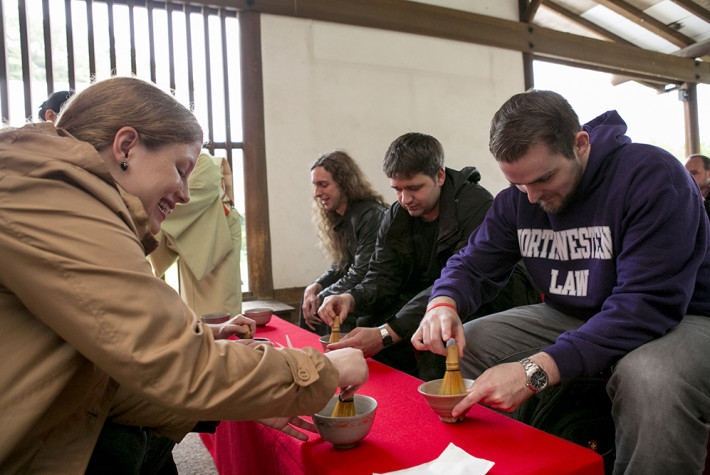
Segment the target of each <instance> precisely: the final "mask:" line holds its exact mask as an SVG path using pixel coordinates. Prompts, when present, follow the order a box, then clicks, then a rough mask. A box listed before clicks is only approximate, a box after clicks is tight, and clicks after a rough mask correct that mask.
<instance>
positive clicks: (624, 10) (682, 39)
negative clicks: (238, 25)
mask: <svg viewBox="0 0 710 475" xmlns="http://www.w3.org/2000/svg"><path fill="white" fill-rule="evenodd" d="M595 1H596V2H597V3H599V4H600V5H604V6H605V7H607V8H608V9H609V10H611V11H613V12H616V13H618V14H619V15H621V16H623V17H624V18H626V19H628V20H631V21H632V22H634V23H636V24H637V25H639V26H642V27H643V28H646V29H647V30H649V31H651V32H652V33H655V34H657V35H658V36H660V37H661V38H663V39H665V40H667V41H670V42H671V43H673V44H674V45H676V46H678V47H680V48H682V47H684V46H688V45H689V44H692V43H695V40H694V39H693V38H691V37H689V36H686V35H684V34H683V33H681V32H680V31H678V30H675V29H673V28H671V27H669V26H667V25H665V24H664V23H662V22H660V21H658V20H656V19H655V18H653V17H652V16H651V15H648V14H647V13H644V11H643V10H641V9H638V8H636V7H634V6H633V5H630V4H629V3H627V2H625V1H624V0H595Z"/></svg>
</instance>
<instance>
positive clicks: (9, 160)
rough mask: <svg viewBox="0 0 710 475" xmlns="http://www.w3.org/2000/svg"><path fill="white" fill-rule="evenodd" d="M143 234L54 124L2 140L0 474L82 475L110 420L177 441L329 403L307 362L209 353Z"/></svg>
mask: <svg viewBox="0 0 710 475" xmlns="http://www.w3.org/2000/svg"><path fill="white" fill-rule="evenodd" d="M127 173H130V169H129V171H128V172H127ZM147 230H148V221H147V216H146V214H145V211H144V210H143V208H142V205H141V204H140V202H139V201H138V200H137V199H136V198H135V197H133V196H131V195H128V194H127V193H125V192H121V191H120V190H119V189H118V187H117V185H116V184H115V183H114V181H113V180H112V178H111V175H110V174H109V172H108V170H107V169H106V167H105V165H104V164H103V162H102V160H101V158H100V157H99V156H98V154H97V153H96V151H95V150H94V149H93V148H92V147H91V146H90V145H88V144H86V143H83V142H80V141H77V140H75V139H74V138H72V137H70V136H67V134H66V133H63V132H62V131H61V130H60V131H58V132H57V131H55V129H54V127H53V126H52V125H51V124H42V125H28V126H25V127H23V128H21V129H16V130H7V131H3V132H2V133H0V256H1V257H0V258H1V259H2V265H1V266H0V338H1V340H0V342H1V343H0V361H2V363H1V366H0V473H3V474H5V473H52V474H61V473H73V474H78V473H83V471H84V468H85V467H86V464H87V463H88V460H89V457H90V455H91V452H92V449H93V446H94V444H95V441H96V439H97V437H98V433H99V431H100V429H101V426H102V425H103V422H104V420H105V419H106V417H107V416H108V415H109V413H110V414H112V415H113V416H115V417H116V418H117V421H119V422H123V423H135V424H140V425H145V426H150V427H157V428H160V429H161V431H160V433H162V434H163V435H168V436H171V437H172V438H173V439H177V440H179V439H180V438H181V437H182V436H183V435H184V433H185V431H187V430H189V429H190V428H191V427H192V424H193V423H194V421H197V420H239V419H258V418H261V417H265V416H273V415H276V414H280V415H296V414H309V413H313V412H316V411H317V410H319V409H321V408H322V407H323V406H324V405H325V403H326V401H327V400H328V399H329V398H330V397H331V396H332V395H333V393H334V392H335V389H336V386H337V372H336V370H335V369H334V368H333V366H332V364H331V363H330V362H329V361H328V360H327V359H326V358H325V357H324V356H323V355H321V354H320V353H318V352H317V351H315V350H312V349H305V350H277V349H274V348H270V347H266V346H261V347H259V349H258V350H252V349H249V348H247V347H245V346H243V345H239V344H236V343H235V342H232V341H214V340H213V338H212V335H211V332H210V331H209V330H208V329H207V328H203V326H202V325H201V324H200V323H199V322H198V320H197V318H196V317H195V314H194V313H193V312H192V311H191V310H190V309H189V308H188V307H187V306H186V305H185V304H184V303H183V302H182V300H181V299H180V297H179V296H178V295H177V294H176V293H175V291H174V290H173V289H171V288H170V287H169V286H168V285H167V284H165V283H164V282H162V281H161V280H160V279H157V278H156V277H155V276H154V275H153V273H152V272H151V268H150V265H149V263H148V262H147V260H146V259H145V254H146V253H147V252H149V251H150V250H152V248H153V246H154V243H155V241H154V239H153V238H152V236H150V234H149V232H148V231H147ZM119 387H120V391H119V390H118V388H119ZM117 394H118V396H117Z"/></svg>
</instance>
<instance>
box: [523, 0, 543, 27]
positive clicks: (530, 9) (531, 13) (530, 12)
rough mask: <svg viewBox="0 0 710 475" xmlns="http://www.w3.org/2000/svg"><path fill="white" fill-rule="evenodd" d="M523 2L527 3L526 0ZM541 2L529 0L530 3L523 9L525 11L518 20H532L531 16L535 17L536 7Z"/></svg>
mask: <svg viewBox="0 0 710 475" xmlns="http://www.w3.org/2000/svg"><path fill="white" fill-rule="evenodd" d="M525 3H527V0H526V1H525ZM541 3H542V0H530V4H529V5H528V7H527V8H526V9H525V13H524V14H523V16H522V18H521V19H520V21H522V22H523V23H530V22H532V21H533V18H535V14H536V13H537V9H538V8H540V4H541Z"/></svg>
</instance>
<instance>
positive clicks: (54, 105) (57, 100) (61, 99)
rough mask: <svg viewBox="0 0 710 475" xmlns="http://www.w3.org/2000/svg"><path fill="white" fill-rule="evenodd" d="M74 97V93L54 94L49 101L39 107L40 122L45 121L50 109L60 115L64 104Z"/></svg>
mask: <svg viewBox="0 0 710 475" xmlns="http://www.w3.org/2000/svg"><path fill="white" fill-rule="evenodd" d="M73 95H74V92H73V91H57V92H54V93H52V94H51V95H50V96H49V97H48V98H47V100H46V101H44V102H43V103H42V105H41V106H39V113H38V114H37V115H38V116H39V120H45V118H44V114H45V113H46V112H47V111H48V110H49V109H52V110H53V111H54V112H55V113H56V114H59V111H60V110H61V109H62V106H63V105H64V103H65V102H67V100H69V98H70V97H71V96H73Z"/></svg>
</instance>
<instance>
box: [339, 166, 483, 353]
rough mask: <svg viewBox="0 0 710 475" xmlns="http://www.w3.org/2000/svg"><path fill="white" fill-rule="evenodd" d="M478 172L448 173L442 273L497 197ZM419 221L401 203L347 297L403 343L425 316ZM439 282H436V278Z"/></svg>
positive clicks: (442, 203)
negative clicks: (415, 235) (417, 249)
mask: <svg viewBox="0 0 710 475" xmlns="http://www.w3.org/2000/svg"><path fill="white" fill-rule="evenodd" d="M480 179H481V174H480V173H479V172H478V170H477V169H476V168H475V167H466V168H464V169H462V170H461V171H456V170H452V169H450V168H446V179H445V180H444V184H443V185H442V187H441V196H440V199H439V235H438V239H437V241H436V256H437V260H438V266H439V272H440V271H441V269H442V268H443V267H444V266H445V265H446V261H447V260H448V258H449V257H451V255H452V254H453V253H454V252H456V251H458V250H459V249H461V248H462V247H463V246H465V245H466V244H467V242H468V238H469V236H470V235H471V233H472V232H473V230H474V229H476V228H477V227H478V225H479V224H480V223H481V222H482V221H483V218H484V216H485V215H486V212H487V211H488V208H490V206H491V203H492V202H493V196H492V195H491V194H490V193H489V192H488V191H487V190H486V189H485V188H483V187H482V186H481V185H479V184H478V182H479V181H480ZM416 219H419V218H413V217H412V216H410V215H409V213H408V212H407V210H406V209H404V208H403V207H402V206H401V205H400V204H399V203H395V204H393V205H392V207H391V208H390V210H389V211H388V212H387V213H386V214H385V218H384V220H383V221H382V225H381V226H380V230H379V233H378V236H377V246H376V249H375V254H374V256H373V258H372V260H371V261H370V268H369V270H368V272H367V275H366V276H365V278H364V279H363V281H362V282H361V283H360V284H359V285H357V286H356V287H355V288H353V289H351V290H350V291H349V293H350V294H351V295H352V296H353V297H354V299H355V309H356V311H357V312H358V313H359V314H368V315H371V316H372V317H371V318H370V319H369V321H368V324H369V325H379V324H381V323H383V322H384V321H387V323H389V325H390V326H391V327H392V329H393V330H394V331H395V332H396V333H397V335H399V336H400V337H402V338H403V339H405V340H406V339H409V338H411V336H412V334H414V332H415V331H416V329H417V327H418V326H419V322H420V321H421V318H422V316H423V315H424V311H425V310H426V305H427V301H428V299H429V295H430V293H431V285H432V284H433V283H434V279H432V280H431V282H422V279H421V276H420V275H414V269H415V263H414V245H413V242H412V231H411V229H412V226H413V224H414V222H415V220H416ZM437 277H438V276H437Z"/></svg>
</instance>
